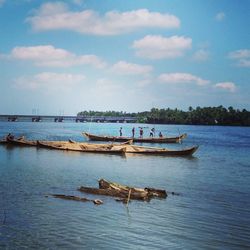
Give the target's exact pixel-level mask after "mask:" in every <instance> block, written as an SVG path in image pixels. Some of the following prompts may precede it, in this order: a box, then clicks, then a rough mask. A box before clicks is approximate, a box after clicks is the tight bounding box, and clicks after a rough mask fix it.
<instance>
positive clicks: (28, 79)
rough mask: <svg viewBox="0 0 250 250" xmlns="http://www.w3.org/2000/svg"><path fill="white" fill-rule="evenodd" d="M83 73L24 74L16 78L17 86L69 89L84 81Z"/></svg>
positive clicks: (21, 87) (23, 87)
mask: <svg viewBox="0 0 250 250" xmlns="http://www.w3.org/2000/svg"><path fill="white" fill-rule="evenodd" d="M84 79H85V76H84V75H81V74H59V73H53V72H43V73H40V74H37V75H33V76H22V77H19V78H17V79H15V80H14V84H15V87H17V88H20V89H33V90H35V89H44V90H46V91H47V90H48V91H50V90H56V91H58V90H69V89H71V88H72V87H74V86H75V85H77V84H80V83H82V82H83V81H84Z"/></svg>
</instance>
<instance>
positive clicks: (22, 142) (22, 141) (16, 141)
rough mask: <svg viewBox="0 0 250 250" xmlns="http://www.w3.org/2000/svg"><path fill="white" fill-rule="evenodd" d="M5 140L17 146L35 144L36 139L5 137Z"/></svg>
mask: <svg viewBox="0 0 250 250" xmlns="http://www.w3.org/2000/svg"><path fill="white" fill-rule="evenodd" d="M6 142H7V143H8V144H11V145H18V146H37V141H29V140H26V139H24V138H19V139H10V138H8V137H6Z"/></svg>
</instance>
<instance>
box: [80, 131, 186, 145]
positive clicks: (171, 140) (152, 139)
mask: <svg viewBox="0 0 250 250" xmlns="http://www.w3.org/2000/svg"><path fill="white" fill-rule="evenodd" d="M83 135H84V136H86V137H87V138H88V139H89V140H91V141H116V142H126V141H128V140H133V142H141V143H179V142H181V141H182V140H183V139H185V138H186V137H187V134H182V135H180V136H177V137H162V138H160V137H145V138H138V137H134V138H133V137H123V136H99V135H94V134H90V133H83Z"/></svg>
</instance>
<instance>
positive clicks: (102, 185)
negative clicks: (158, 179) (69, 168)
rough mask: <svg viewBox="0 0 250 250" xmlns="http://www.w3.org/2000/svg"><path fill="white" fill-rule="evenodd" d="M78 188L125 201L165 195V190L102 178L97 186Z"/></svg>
mask: <svg viewBox="0 0 250 250" xmlns="http://www.w3.org/2000/svg"><path fill="white" fill-rule="evenodd" d="M78 190H79V191H81V192H84V193H89V194H96V195H107V196H113V197H119V198H122V199H123V200H122V201H125V202H127V201H129V199H132V200H133V199H134V200H143V201H149V200H150V199H152V198H166V197H167V192H166V191H165V190H161V189H155V188H135V187H129V186H124V185H121V184H118V183H115V182H110V181H107V180H104V179H100V180H99V188H92V187H85V186H81V187H80V188H79V189H78Z"/></svg>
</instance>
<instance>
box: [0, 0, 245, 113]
mask: <svg viewBox="0 0 250 250" xmlns="http://www.w3.org/2000/svg"><path fill="white" fill-rule="evenodd" d="M249 13H250V1H248V0H241V1H240V2H238V1H234V0H207V1H203V0H192V1H191V0H186V1H182V0H171V1H170V0H169V1H168V0H155V1H151V0H148V1H142V0H138V1H134V0H126V1H124V0H123V1H122V0H105V1H100V0H68V1H39V0H0V77H1V78H0V91H1V101H0V104H1V105H0V113H1V114H7V113H8V114H17V113H18V114H31V113H32V112H33V113H34V112H35V111H34V110H36V112H39V114H65V115H66V114H72V115H73V114H76V113H77V112H79V111H81V110H117V111H126V112H132V111H135V112H137V111H144V110H150V109H151V108H152V107H158V108H168V107H170V108H179V109H183V110H187V108H188V107H189V106H192V107H197V106H201V107H203V106H219V105H223V106H225V107H229V106H233V107H235V108H240V109H242V108H246V109H248V110H249V109H250V98H249V96H250V88H249V83H250V47H249V45H250V32H249V25H250V15H249Z"/></svg>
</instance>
